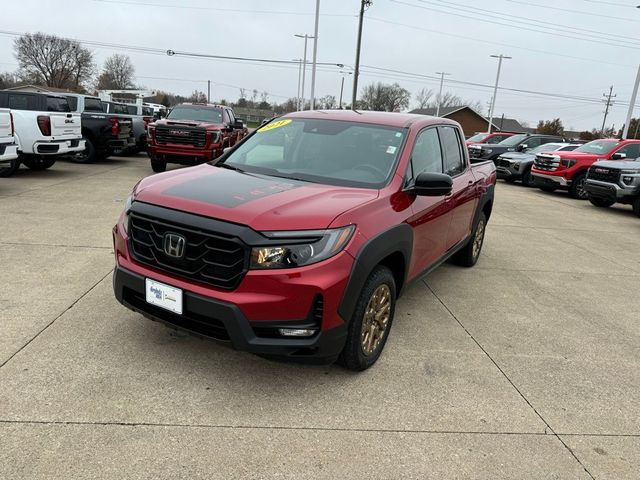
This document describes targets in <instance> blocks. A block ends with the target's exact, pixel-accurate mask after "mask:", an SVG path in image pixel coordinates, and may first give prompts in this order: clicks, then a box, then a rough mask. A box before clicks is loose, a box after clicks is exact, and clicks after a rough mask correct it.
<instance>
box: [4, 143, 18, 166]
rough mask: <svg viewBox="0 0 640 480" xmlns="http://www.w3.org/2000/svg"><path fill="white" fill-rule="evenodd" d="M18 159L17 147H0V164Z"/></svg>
mask: <svg viewBox="0 0 640 480" xmlns="http://www.w3.org/2000/svg"><path fill="white" fill-rule="evenodd" d="M16 158H18V146H17V145H0V163H9V162H11V160H15V159H16Z"/></svg>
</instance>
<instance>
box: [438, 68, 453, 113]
mask: <svg viewBox="0 0 640 480" xmlns="http://www.w3.org/2000/svg"><path fill="white" fill-rule="evenodd" d="M436 75H440V93H439V94H438V108H437V110H436V117H439V116H440V105H442V86H443V85H444V76H445V75H451V74H450V73H447V72H436Z"/></svg>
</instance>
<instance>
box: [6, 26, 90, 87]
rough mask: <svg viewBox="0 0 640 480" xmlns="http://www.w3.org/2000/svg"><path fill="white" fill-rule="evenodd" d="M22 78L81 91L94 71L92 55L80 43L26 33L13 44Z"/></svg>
mask: <svg viewBox="0 0 640 480" xmlns="http://www.w3.org/2000/svg"><path fill="white" fill-rule="evenodd" d="M13 46H14V50H15V52H14V55H15V57H16V59H17V60H18V64H19V75H20V77H22V78H23V79H25V80H27V81H29V82H33V83H37V84H42V85H44V86H47V87H55V88H67V89H70V90H80V89H83V88H84V87H83V86H84V85H86V84H87V83H88V81H89V80H90V78H91V76H92V75H93V72H94V70H95V64H94V62H93V53H92V52H91V51H90V50H88V49H86V48H84V47H82V45H80V43H79V42H77V41H75V40H69V39H66V38H61V37H56V36H55V35H47V34H44V33H34V34H30V33H27V34H25V35H23V36H21V37H20V38H18V39H16V41H15V42H14V45H13Z"/></svg>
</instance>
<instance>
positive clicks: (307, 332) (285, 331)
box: [278, 328, 317, 337]
mask: <svg viewBox="0 0 640 480" xmlns="http://www.w3.org/2000/svg"><path fill="white" fill-rule="evenodd" d="M316 331H317V330H315V329H311V328H279V329H278V333H279V334H280V335H282V336H283V337H310V336H312V335H314V334H315V333H316Z"/></svg>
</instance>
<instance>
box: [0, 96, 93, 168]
mask: <svg viewBox="0 0 640 480" xmlns="http://www.w3.org/2000/svg"><path fill="white" fill-rule="evenodd" d="M0 108H9V109H11V114H12V115H13V124H14V128H15V140H16V143H17V144H18V154H19V162H13V163H12V167H10V169H11V170H12V171H9V172H5V176H8V175H11V174H13V173H14V172H15V171H16V170H17V169H18V167H19V166H20V163H22V164H24V165H25V166H27V167H28V168H30V169H32V170H45V169H47V168H50V167H51V166H52V165H53V164H54V163H56V160H57V159H58V158H59V157H60V155H64V154H70V153H76V152H82V151H83V150H84V149H85V141H84V140H82V126H81V116H80V114H79V113H71V111H70V109H69V103H68V101H67V99H66V98H65V97H63V96H59V95H52V94H45V93H31V92H16V91H11V90H3V91H0Z"/></svg>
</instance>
